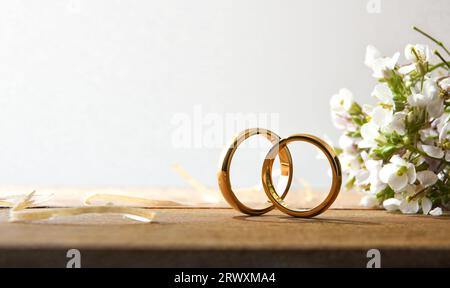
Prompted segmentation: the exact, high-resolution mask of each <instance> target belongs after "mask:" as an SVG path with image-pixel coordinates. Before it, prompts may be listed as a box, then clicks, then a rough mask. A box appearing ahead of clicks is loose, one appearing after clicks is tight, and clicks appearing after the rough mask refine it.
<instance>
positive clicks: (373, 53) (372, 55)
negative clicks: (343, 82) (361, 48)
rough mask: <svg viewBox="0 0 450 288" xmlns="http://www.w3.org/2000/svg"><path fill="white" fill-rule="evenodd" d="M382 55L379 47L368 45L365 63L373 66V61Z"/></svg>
mask: <svg viewBox="0 0 450 288" xmlns="http://www.w3.org/2000/svg"><path fill="white" fill-rule="evenodd" d="M380 57H381V53H380V51H378V49H377V48H375V47H374V46H372V45H368V46H367V48H366V56H365V60H364V64H366V65H367V66H368V67H370V68H372V66H373V62H374V61H375V59H378V58H380Z"/></svg>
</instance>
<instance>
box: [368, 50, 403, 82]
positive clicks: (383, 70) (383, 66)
mask: <svg viewBox="0 0 450 288" xmlns="http://www.w3.org/2000/svg"><path fill="white" fill-rule="evenodd" d="M399 57H400V53H398V52H397V53H395V54H394V55H393V56H392V57H381V54H380V52H379V51H378V50H377V49H376V48H375V47H374V46H372V45H369V46H367V49H366V57H365V61H364V63H365V64H366V65H367V66H368V67H369V68H371V69H372V70H373V74H372V76H373V77H375V78H384V77H386V76H388V75H387V74H388V72H389V70H393V69H394V68H395V65H396V64H397V61H398V58H399Z"/></svg>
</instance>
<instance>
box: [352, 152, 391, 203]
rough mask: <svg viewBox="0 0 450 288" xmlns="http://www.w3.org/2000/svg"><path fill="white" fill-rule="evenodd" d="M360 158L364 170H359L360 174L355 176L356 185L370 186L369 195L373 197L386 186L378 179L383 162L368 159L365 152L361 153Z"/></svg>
mask: <svg viewBox="0 0 450 288" xmlns="http://www.w3.org/2000/svg"><path fill="white" fill-rule="evenodd" d="M361 158H362V159H363V161H364V165H365V166H366V170H363V169H361V172H360V173H359V174H357V178H356V181H357V184H359V185H367V184H370V193H371V194H372V195H375V194H377V193H378V192H380V191H381V190H383V189H384V188H386V186H387V185H386V184H385V183H383V182H382V181H381V180H380V177H379V174H380V170H381V167H382V166H383V161H382V160H373V159H370V158H369V155H367V152H365V151H363V152H362V153H361Z"/></svg>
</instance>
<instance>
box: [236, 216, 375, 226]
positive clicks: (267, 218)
mask: <svg viewBox="0 0 450 288" xmlns="http://www.w3.org/2000/svg"><path fill="white" fill-rule="evenodd" d="M233 219H236V220H240V221H254V222H264V223H283V222H285V223H331V224H345V225H380V223H374V222H367V221H359V220H348V219H336V218H322V217H320V218H318V217H316V218H295V217H290V216H274V215H262V216H247V215H241V216H234V217H233Z"/></svg>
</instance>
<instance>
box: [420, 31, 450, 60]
mask: <svg viewBox="0 0 450 288" xmlns="http://www.w3.org/2000/svg"><path fill="white" fill-rule="evenodd" d="M413 29H414V30H416V31H417V32H419V33H420V34H422V35H423V36H425V37H427V38H428V39H430V40H431V41H433V42H434V43H436V44H437V45H438V46H440V47H441V48H442V49H444V51H445V52H447V54H448V55H449V56H450V51H449V50H448V49H447V47H445V45H444V43H442V41H439V40H437V39H436V38H434V37H432V36H431V35H430V34H428V33H426V32H424V31H422V30H421V29H419V28H417V27H416V26H413Z"/></svg>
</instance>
